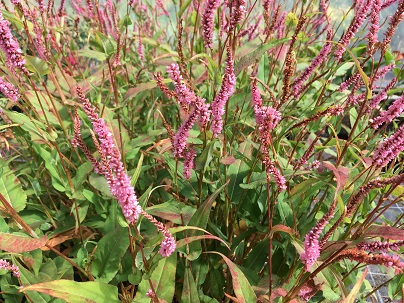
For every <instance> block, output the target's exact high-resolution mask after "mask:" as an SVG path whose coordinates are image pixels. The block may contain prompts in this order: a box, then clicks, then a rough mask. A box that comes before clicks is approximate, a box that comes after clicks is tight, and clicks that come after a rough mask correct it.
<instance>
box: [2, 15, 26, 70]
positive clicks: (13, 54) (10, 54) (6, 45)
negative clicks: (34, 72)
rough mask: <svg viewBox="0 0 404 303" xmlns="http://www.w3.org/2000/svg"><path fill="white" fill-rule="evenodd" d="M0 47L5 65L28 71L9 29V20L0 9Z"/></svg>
mask: <svg viewBox="0 0 404 303" xmlns="http://www.w3.org/2000/svg"><path fill="white" fill-rule="evenodd" d="M0 48H1V49H2V51H3V52H4V53H5V55H6V59H7V65H8V66H9V67H12V68H19V69H21V70H22V71H23V72H24V73H28V70H27V69H26V68H25V59H24V58H23V57H22V51H21V48H20V46H19V44H18V41H17V40H16V39H15V38H14V37H13V34H12V33H11V30H10V22H8V21H7V20H5V19H4V17H3V14H2V13H1V11H0Z"/></svg>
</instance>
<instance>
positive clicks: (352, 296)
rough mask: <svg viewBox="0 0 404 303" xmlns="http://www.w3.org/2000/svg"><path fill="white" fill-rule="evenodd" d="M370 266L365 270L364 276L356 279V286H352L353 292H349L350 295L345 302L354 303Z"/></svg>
mask: <svg viewBox="0 0 404 303" xmlns="http://www.w3.org/2000/svg"><path fill="white" fill-rule="evenodd" d="M368 270H369V269H368V268H366V269H365V271H364V272H363V274H362V276H361V277H360V279H358V281H356V283H355V285H354V287H353V288H352V290H351V292H350V293H349V295H348V296H347V297H346V298H345V300H344V301H343V303H354V302H355V299H356V296H357V294H358V292H359V289H360V288H361V286H362V283H363V281H364V280H365V278H366V275H367V273H368Z"/></svg>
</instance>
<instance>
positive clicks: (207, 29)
mask: <svg viewBox="0 0 404 303" xmlns="http://www.w3.org/2000/svg"><path fill="white" fill-rule="evenodd" d="M219 5H220V1H219V0H207V1H206V6H205V12H204V13H203V15H202V21H201V22H202V29H203V40H204V41H205V47H206V48H212V46H213V43H212V40H213V27H214V25H215V11H216V10H217V9H218V7H219Z"/></svg>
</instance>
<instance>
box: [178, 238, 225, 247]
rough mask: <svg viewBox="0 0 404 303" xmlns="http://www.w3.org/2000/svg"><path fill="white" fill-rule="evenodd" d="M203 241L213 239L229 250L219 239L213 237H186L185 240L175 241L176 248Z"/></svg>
mask: <svg viewBox="0 0 404 303" xmlns="http://www.w3.org/2000/svg"><path fill="white" fill-rule="evenodd" d="M203 239H215V240H218V241H220V242H222V243H223V244H224V245H225V246H226V247H227V248H228V249H229V250H230V247H229V246H228V245H227V244H226V242H224V241H223V240H222V239H220V238H219V237H216V236H214V235H201V236H192V237H187V238H185V239H181V240H178V241H177V248H180V247H183V246H184V245H187V244H189V243H191V242H194V241H198V240H203Z"/></svg>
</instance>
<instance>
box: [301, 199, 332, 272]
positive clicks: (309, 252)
mask: <svg viewBox="0 0 404 303" xmlns="http://www.w3.org/2000/svg"><path fill="white" fill-rule="evenodd" d="M334 211H335V204H332V205H331V206H330V209H329V210H328V212H327V213H326V214H325V215H324V216H323V217H322V218H321V219H320V220H319V221H318V222H317V224H316V225H315V226H314V227H313V228H312V230H310V232H309V233H308V234H307V235H306V238H305V240H304V251H303V253H302V254H301V255H300V260H302V261H303V262H304V264H305V267H306V270H307V271H309V270H310V269H311V267H312V266H313V265H314V263H315V262H316V261H317V259H318V258H319V257H320V250H321V247H322V245H320V243H319V241H318V239H319V237H320V234H321V232H322V231H323V230H324V228H325V226H326V225H327V224H328V221H329V220H330V219H331V218H332V216H334Z"/></svg>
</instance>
